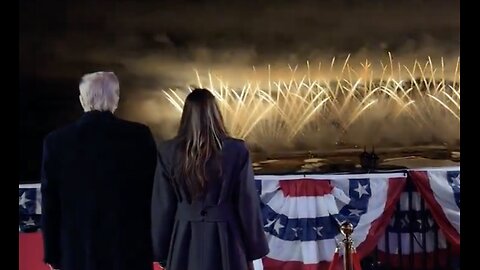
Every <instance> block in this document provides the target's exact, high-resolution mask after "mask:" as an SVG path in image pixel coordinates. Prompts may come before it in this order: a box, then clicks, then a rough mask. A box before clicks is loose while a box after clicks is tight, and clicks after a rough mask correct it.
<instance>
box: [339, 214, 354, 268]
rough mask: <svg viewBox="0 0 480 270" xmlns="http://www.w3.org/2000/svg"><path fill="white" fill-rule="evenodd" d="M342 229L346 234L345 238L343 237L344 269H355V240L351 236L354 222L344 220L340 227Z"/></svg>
mask: <svg viewBox="0 0 480 270" xmlns="http://www.w3.org/2000/svg"><path fill="white" fill-rule="evenodd" d="M340 231H341V232H342V234H343V235H344V236H345V239H343V246H344V248H345V252H344V253H343V269H344V270H353V258H352V251H353V240H352V238H351V237H350V236H351V235H352V233H353V225H352V223H350V222H344V223H343V224H342V225H341V227H340Z"/></svg>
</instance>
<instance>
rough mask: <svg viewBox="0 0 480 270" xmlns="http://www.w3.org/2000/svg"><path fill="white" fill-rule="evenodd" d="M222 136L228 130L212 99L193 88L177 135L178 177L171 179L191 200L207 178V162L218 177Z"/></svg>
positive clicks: (184, 108)
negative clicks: (185, 191) (183, 189)
mask: <svg viewBox="0 0 480 270" xmlns="http://www.w3.org/2000/svg"><path fill="white" fill-rule="evenodd" d="M225 136H227V131H226V130H225V125H224V123H223V117H222V114H221V113H220V110H219V109H218V105H217V103H216V102H215V97H214V96H213V95H212V93H210V91H208V90H207V89H194V90H193V91H192V92H191V93H190V94H189V95H188V96H187V99H186V100H185V105H184V106H183V113H182V119H181V120H180V127H179V129H178V133H177V138H178V139H179V149H178V150H179V156H178V158H179V162H180V166H179V167H178V170H179V171H178V173H176V175H177V177H174V179H175V180H174V181H175V182H177V184H178V186H180V187H184V188H186V189H187V191H188V192H189V195H190V197H191V198H196V197H198V196H199V195H200V194H201V193H203V191H204V190H205V186H206V183H207V181H208V177H209V175H207V162H209V161H213V162H212V163H211V164H212V166H214V167H213V169H214V170H213V171H214V172H217V173H218V174H219V175H220V174H221V163H220V155H221V150H222V146H223V145H222V138H223V137H225ZM209 167H210V166H209ZM219 175H218V176H219Z"/></svg>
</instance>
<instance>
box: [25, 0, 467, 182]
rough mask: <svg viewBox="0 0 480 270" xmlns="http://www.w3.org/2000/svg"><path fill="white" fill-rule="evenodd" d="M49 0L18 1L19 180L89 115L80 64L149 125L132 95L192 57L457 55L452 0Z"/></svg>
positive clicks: (144, 93) (182, 75)
mask: <svg viewBox="0 0 480 270" xmlns="http://www.w3.org/2000/svg"><path fill="white" fill-rule="evenodd" d="M50 2H53V1H50ZM50 2H49V1H26V0H25V1H20V2H19V5H20V10H19V16H20V33H19V35H20V38H19V42H20V44H19V51H20V55H19V73H20V74H19V83H20V101H19V102H20V127H21V128H20V170H21V171H20V182H35V181H38V178H39V168H40V157H41V147H42V140H43V137H44V136H45V135H46V134H47V133H48V132H49V131H51V130H53V129H55V128H58V127H60V126H63V125H65V124H67V123H69V122H71V121H74V120H75V119H76V118H78V117H79V116H80V115H81V114H82V110H81V107H80V104H79V102H78V82H79V79H80V77H81V75H82V74H84V73H88V72H94V71H99V70H111V71H114V72H115V73H117V75H118V76H119V78H120V91H121V103H120V108H119V112H118V114H119V115H120V116H122V117H124V118H127V119H131V120H136V121H141V122H144V123H147V124H148V123H149V121H147V119H145V116H144V115H143V116H142V115H138V114H135V113H133V112H134V111H135V108H136V106H138V104H136V102H137V101H138V102H143V101H144V100H145V99H148V96H149V93H153V92H155V91H158V90H159V89H162V88H168V87H185V85H186V84H187V81H188V80H189V79H190V77H191V74H192V69H193V68H198V69H210V68H213V69H215V68H216V69H222V70H225V71H226V72H229V73H230V74H236V72H240V70H242V69H246V68H251V66H252V65H256V66H262V65H266V64H270V63H272V64H287V63H297V62H300V63H301V62H303V63H304V62H305V60H306V59H310V60H315V59H331V57H334V56H335V57H339V58H341V57H345V56H346V55H347V54H349V53H350V54H352V59H362V58H364V57H368V58H369V59H373V60H374V59H375V58H381V57H384V56H385V54H386V53H387V52H392V53H393V55H394V56H395V57H397V58H400V59H402V58H405V59H413V58H422V57H426V56H432V58H439V57H445V58H447V59H448V58H452V59H456V57H458V56H459V47H460V8H459V1H456V0H450V1H449V0H430V1H429V0H423V1H421V0H402V1H387V0H384V1H380V0H376V1H374V0H372V1H359V0H350V1H346V0H345V1H340V0H336V1H309V0H296V1H293V0H292V1H285V0H271V1H267V0H263V1H260V0H258V1H245V0H243V1H240V0H229V1H207V0H204V1H180V0H177V1H158V0H156V1H154V0H149V1H145V0H142V1H111V0H107V1H90V0H89V1H58V2H57V1H55V2H57V3H50Z"/></svg>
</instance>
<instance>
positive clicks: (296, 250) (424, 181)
mask: <svg viewBox="0 0 480 270" xmlns="http://www.w3.org/2000/svg"><path fill="white" fill-rule="evenodd" d="M255 183H256V187H257V191H258V194H259V196H260V199H261V205H260V207H261V211H262V214H263V221H264V230H265V234H266V236H267V239H268V242H269V246H270V253H269V254H268V255H267V257H266V258H264V259H263V260H262V261H261V262H260V261H257V262H255V268H256V269H262V268H263V269H265V270H269V269H280V270H297V269H298V270H300V269H301V270H310V269H316V270H323V269H325V270H326V269H329V267H330V264H331V262H332V260H333V257H334V253H335V249H336V248H337V246H338V244H339V243H340V242H341V240H342V239H343V236H342V235H341V233H340V231H339V226H340V224H341V223H342V222H344V221H349V222H351V223H352V224H353V225H354V232H353V235H352V238H353V241H354V247H355V248H356V251H357V253H358V256H359V257H360V259H362V258H364V257H365V256H367V255H368V254H370V253H371V252H372V251H373V250H374V249H377V250H378V251H379V252H380V254H379V255H380V257H381V256H383V257H385V256H391V257H392V256H393V257H392V258H393V259H396V258H397V257H395V256H394V255H396V254H400V255H405V254H413V255H415V256H416V255H420V254H425V253H429V252H432V251H433V250H434V249H440V250H445V249H446V246H447V243H449V244H450V245H451V247H452V248H453V249H454V250H457V251H458V250H459V247H460V168H459V167H450V168H435V169H425V170H410V171H404V172H394V173H372V174H355V175H352V174H329V175H328V174H323V175H303V174H302V175H295V174H292V175H257V176H256V177H255ZM412 187H413V188H412ZM40 201H41V194H40V185H39V184H33V185H20V187H19V230H20V232H31V231H36V230H37V229H38V224H39V221H40V217H41V208H40ZM424 202H425V203H424ZM434 225H438V227H439V229H440V232H439V233H438V234H439V235H438V237H436V238H435V237H434V231H433V230H432V228H434ZM412 232H413V233H412ZM435 234H437V232H436V231H435ZM412 237H413V239H415V241H411V240H412ZM420 238H421V239H420ZM402 239H403V241H402ZM419 239H420V240H419ZM434 242H435V244H434ZM415 256H413V257H412V258H414V260H415ZM422 258H424V256H423V257H422ZM418 260H421V259H420V256H419V259H418ZM418 264H420V262H419V263H418ZM424 265H427V266H428V262H425V264H424ZM423 268H425V267H423ZM428 268H430V267H428ZM416 269H417V268H416ZM418 269H422V268H421V267H420V268H418Z"/></svg>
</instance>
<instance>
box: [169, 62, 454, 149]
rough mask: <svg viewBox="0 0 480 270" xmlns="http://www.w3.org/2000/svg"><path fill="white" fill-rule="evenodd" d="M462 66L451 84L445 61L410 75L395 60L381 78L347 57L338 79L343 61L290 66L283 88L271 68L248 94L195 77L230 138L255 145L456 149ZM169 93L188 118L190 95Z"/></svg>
mask: <svg viewBox="0 0 480 270" xmlns="http://www.w3.org/2000/svg"><path fill="white" fill-rule="evenodd" d="M459 64H460V59H459V58H458V60H457V63H456V67H455V71H454V74H453V80H447V79H446V75H445V64H444V60H443V59H441V61H440V66H436V65H434V64H433V62H432V60H431V59H430V58H428V60H427V61H426V63H421V62H420V61H415V62H414V64H413V66H411V67H407V66H404V65H401V64H400V63H394V61H393V60H392V56H391V55H390V54H389V63H387V64H384V63H382V62H380V65H381V69H380V70H381V72H380V73H374V71H373V68H372V63H371V62H369V61H368V60H365V62H363V63H360V68H356V69H354V68H353V67H352V66H351V65H350V63H349V57H347V58H346V60H345V61H344V62H343V64H342V68H341V70H340V71H334V66H335V58H333V59H332V61H331V62H330V65H329V67H327V68H323V69H322V64H321V63H319V64H318V68H311V67H310V63H309V62H308V61H307V62H306V72H303V73H300V72H298V66H295V67H291V66H289V73H290V76H289V78H287V79H283V80H273V79H272V78H271V69H270V66H268V68H267V69H268V78H267V79H263V80H262V79H258V76H255V74H256V69H255V67H254V68H253V71H254V75H253V76H252V79H251V80H247V81H246V82H245V84H244V85H243V87H230V86H229V84H228V82H227V81H226V80H223V79H221V77H220V76H218V75H216V74H214V73H211V72H208V73H207V77H206V78H203V79H202V78H201V76H200V73H199V72H198V71H195V75H196V78H197V87H206V88H208V89H209V90H211V91H212V93H213V94H214V95H215V97H216V98H217V101H218V103H219V105H220V108H221V110H222V113H223V115H224V118H225V122H226V125H227V127H228V130H229V131H230V133H231V134H232V135H233V136H235V137H239V138H243V139H246V140H247V141H248V142H250V143H252V144H258V145H263V146H272V147H278V145H280V144H281V145H298V144H302V145H308V146H309V147H312V146H319V145H320V144H321V143H320V142H323V144H325V143H327V144H338V143H339V142H343V143H347V144H352V145H353V144H361V143H365V142H367V143H375V144H381V143H386V144H388V143H393V144H395V143H399V141H402V142H404V143H405V140H407V141H409V142H407V143H410V144H418V143H456V142H457V141H458V139H459V120H460V82H459V79H460V69H459V68H460V66H459ZM325 75H328V76H325ZM326 78H335V79H334V80H331V79H326ZM192 88H193V87H188V90H190V91H191V90H192ZM162 91H163V93H164V95H165V97H166V98H167V99H168V101H169V103H170V104H171V105H172V106H173V107H174V108H175V109H176V110H177V111H178V116H179V117H180V115H181V112H182V107H183V103H184V100H185V97H186V95H187V94H188V91H184V90H182V89H168V90H162ZM402 130H403V131H402ZM401 137H404V138H401Z"/></svg>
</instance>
